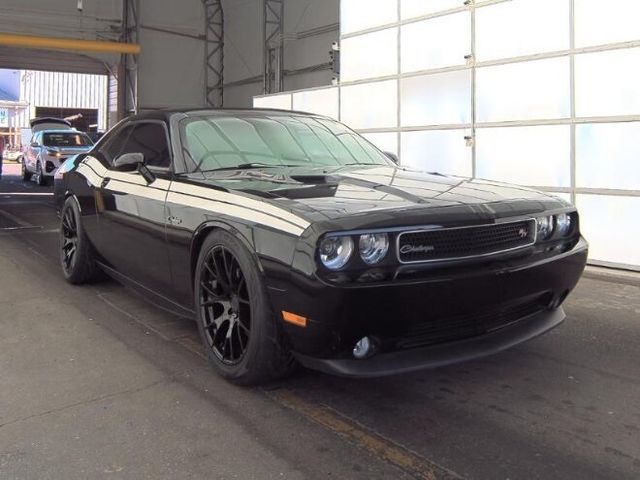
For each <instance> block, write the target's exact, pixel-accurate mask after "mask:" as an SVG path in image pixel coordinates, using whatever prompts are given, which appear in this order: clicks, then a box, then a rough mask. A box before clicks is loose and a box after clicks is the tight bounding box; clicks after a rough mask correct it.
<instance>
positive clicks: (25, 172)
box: [21, 158, 33, 182]
mask: <svg viewBox="0 0 640 480" xmlns="http://www.w3.org/2000/svg"><path fill="white" fill-rule="evenodd" d="M21 164H22V180H23V181H24V182H28V181H29V180H31V175H33V174H32V173H31V172H30V171H29V170H27V166H26V165H25V163H24V158H23V159H22V162H21Z"/></svg>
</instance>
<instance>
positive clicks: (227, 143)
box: [182, 115, 389, 170]
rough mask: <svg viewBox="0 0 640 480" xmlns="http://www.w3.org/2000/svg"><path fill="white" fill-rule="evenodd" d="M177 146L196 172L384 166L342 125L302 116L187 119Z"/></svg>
mask: <svg viewBox="0 0 640 480" xmlns="http://www.w3.org/2000/svg"><path fill="white" fill-rule="evenodd" d="M182 142H183V146H184V148H185V150H186V152H187V153H188V154H189V156H190V157H191V159H192V160H193V162H194V163H195V164H196V166H197V167H198V168H200V169H201V170H214V169H216V168H225V167H233V166H235V165H240V164H244V163H262V164H266V165H273V166H277V165H301V166H340V165H348V164H365V165H372V164H375V165H388V164H389V161H388V160H387V158H386V157H385V156H384V154H382V153H381V152H380V151H378V150H377V149H376V148H375V147H373V146H372V145H371V144H370V143H369V142H367V141H366V140H365V139H364V138H362V137H361V136H359V135H358V134H357V133H355V132H353V131H352V130H349V129H348V128H347V127H345V126H344V125H341V124H340V123H338V122H334V121H331V120H326V119H320V118H314V117H305V116H295V115H291V116H287V115H277V116H275V115H274V116H256V117H250V116H246V117H245V116H242V117H222V116H219V115H212V116H210V117H197V118H191V119H189V120H187V121H185V122H184V123H183V124H182Z"/></svg>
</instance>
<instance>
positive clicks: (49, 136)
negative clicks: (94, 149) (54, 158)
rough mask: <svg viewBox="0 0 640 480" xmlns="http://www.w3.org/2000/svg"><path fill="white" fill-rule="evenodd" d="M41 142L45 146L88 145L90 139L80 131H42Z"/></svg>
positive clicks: (89, 144) (90, 142)
mask: <svg viewBox="0 0 640 480" xmlns="http://www.w3.org/2000/svg"><path fill="white" fill-rule="evenodd" d="M42 137H43V138H42V140H43V141H42V144H43V145H44V146H46V147H88V146H91V145H93V142H92V141H91V139H90V138H89V137H88V136H86V135H85V134H84V133H80V132H55V133H43V134H42Z"/></svg>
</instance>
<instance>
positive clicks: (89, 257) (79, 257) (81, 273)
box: [58, 197, 99, 285]
mask: <svg viewBox="0 0 640 480" xmlns="http://www.w3.org/2000/svg"><path fill="white" fill-rule="evenodd" d="M59 235H60V243H59V247H58V250H59V258H60V266H61V267H62V275H63V276H64V279H65V280H66V281H67V282H69V283H71V284H74V285H78V284H82V283H89V282H91V281H93V280H96V279H97V278H98V274H99V269H98V266H97V265H96V262H95V255H94V252H93V247H92V246H91V244H90V243H89V240H88V239H87V236H86V234H85V233H84V228H83V227H82V220H81V216H80V209H79V208H78V204H77V202H76V201H75V199H74V198H72V197H70V198H67V200H66V201H65V202H64V206H63V207H62V215H61V221H60V234H59Z"/></svg>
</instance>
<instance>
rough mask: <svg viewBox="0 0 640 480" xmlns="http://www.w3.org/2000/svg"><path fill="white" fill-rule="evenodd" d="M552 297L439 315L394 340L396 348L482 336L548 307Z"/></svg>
mask: <svg viewBox="0 0 640 480" xmlns="http://www.w3.org/2000/svg"><path fill="white" fill-rule="evenodd" d="M551 298H552V296H551V295H550V294H548V293H547V294H543V295H540V296H537V297H535V298H533V299H531V298H529V299H527V300H524V301H520V302H518V303H514V304H510V305H508V306H503V307H499V308H495V307H494V308H491V309H489V310H485V311H480V312H474V313H468V314H464V315H457V316H452V317H446V318H436V319H433V320H430V321H428V322H424V323H420V324H417V325H414V326H413V327H411V328H410V329H409V331H408V332H407V334H406V335H405V336H403V337H402V338H400V339H396V340H395V341H393V342H392V343H393V344H394V345H393V347H395V348H397V349H406V348H417V347H425V346H428V345H434V344H437V343H445V342H451V341H455V340H463V339H465V338H470V337H475V336H478V335H483V334H485V333H489V332H492V331H494V330H499V329H500V328H504V327H506V326H508V325H511V324H513V323H515V322H517V321H518V320H521V319H523V318H525V317H528V316H530V315H533V314H535V313H538V312H541V311H542V310H544V309H545V308H547V306H548V305H549V302H550V300H551Z"/></svg>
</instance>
